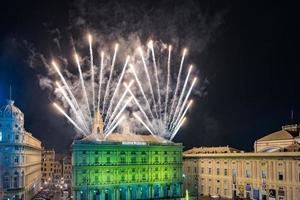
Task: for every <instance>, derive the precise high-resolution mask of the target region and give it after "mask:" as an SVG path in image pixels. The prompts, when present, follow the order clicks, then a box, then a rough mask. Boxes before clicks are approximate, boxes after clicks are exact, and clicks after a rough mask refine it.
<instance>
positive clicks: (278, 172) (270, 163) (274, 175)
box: [183, 125, 300, 200]
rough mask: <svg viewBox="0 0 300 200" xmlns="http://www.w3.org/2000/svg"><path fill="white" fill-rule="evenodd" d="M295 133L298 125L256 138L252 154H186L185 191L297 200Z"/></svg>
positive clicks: (299, 165) (299, 163)
mask: <svg viewBox="0 0 300 200" xmlns="http://www.w3.org/2000/svg"><path fill="white" fill-rule="evenodd" d="M296 130H297V131H298V126H297V125H293V126H284V127H282V130H281V131H277V132H275V133H271V134H269V135H267V136H265V137H263V138H261V139H258V140H257V141H255V144H254V147H255V151H254V152H244V151H240V150H237V149H233V148H230V147H228V146H225V147H200V148H192V149H190V150H187V151H185V152H184V153H183V157H184V161H183V166H184V177H185V178H184V188H185V189H188V190H189V192H190V195H191V196H194V197H200V196H202V195H205V196H209V195H210V196H221V197H226V198H236V197H243V198H248V199H280V200H297V199H300V145H299V140H298V137H299V132H298V133H297V131H296ZM287 133H288V134H287ZM297 134H298V136H297Z"/></svg>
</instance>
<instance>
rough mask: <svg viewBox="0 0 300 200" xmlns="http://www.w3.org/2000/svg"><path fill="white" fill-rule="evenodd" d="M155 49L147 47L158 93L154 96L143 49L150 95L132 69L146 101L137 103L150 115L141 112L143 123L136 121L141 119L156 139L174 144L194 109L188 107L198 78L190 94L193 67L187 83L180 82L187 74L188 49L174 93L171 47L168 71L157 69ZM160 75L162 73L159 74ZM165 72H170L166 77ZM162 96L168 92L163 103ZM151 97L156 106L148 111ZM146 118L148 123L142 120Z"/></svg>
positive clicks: (181, 62)
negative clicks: (158, 137)
mask: <svg viewBox="0 0 300 200" xmlns="http://www.w3.org/2000/svg"><path fill="white" fill-rule="evenodd" d="M153 45H154V43H153V41H152V40H150V42H149V43H148V48H149V49H150V51H151V55H152V61H153V65H154V79H155V82H156V83H155V85H156V92H154V90H153V89H152V83H151V79H150V76H149V71H148V69H147V63H146V61H145V59H144V56H143V55H144V53H143V51H142V48H139V49H138V50H139V52H140V55H141V59H142V63H143V66H144V69H145V70H144V71H145V75H146V77H147V79H148V85H149V90H147V91H149V92H145V90H143V87H142V86H141V84H140V81H139V79H140V78H139V77H138V75H137V74H136V72H135V70H134V68H133V67H132V68H133V70H132V71H133V75H134V77H135V80H136V82H137V84H138V86H139V91H140V92H141V94H142V97H143V98H139V99H138V100H139V101H143V102H145V103H146V106H147V108H148V109H147V111H146V110H142V109H140V110H141V112H142V114H143V117H141V116H139V119H140V120H139V119H138V118H137V117H135V118H136V119H138V121H140V123H141V124H142V125H143V126H144V127H145V128H146V129H147V130H148V131H149V130H151V132H152V133H154V134H156V135H160V136H163V137H166V138H167V139H169V140H172V139H173V138H174V137H175V136H176V134H177V132H178V131H179V129H180V127H181V126H182V124H183V122H184V121H185V115H186V113H187V111H188V109H189V107H190V105H191V103H189V105H188V106H186V103H187V101H188V99H189V97H190V94H191V92H192V89H193V87H194V85H195V83H196V80H197V79H196V78H194V79H193V81H192V83H191V86H190V87H189V89H188V92H186V90H187V87H188V84H189V82H191V80H190V76H191V75H192V68H193V66H192V65H190V67H189V70H188V72H187V74H186V76H185V79H184V82H183V81H182V80H181V79H182V76H183V74H184V71H185V70H184V68H183V66H184V61H185V56H186V52H187V49H186V48H185V49H184V50H183V54H182V57H181V61H180V66H179V71H178V74H177V76H176V77H177V80H176V87H175V90H172V87H171V82H173V81H171V77H172V76H171V74H172V71H171V63H172V62H171V51H172V47H171V45H169V46H168V48H167V49H168V58H167V69H166V70H165V68H164V67H163V66H160V65H157V62H156V58H155V53H154V46H153ZM158 71H159V72H161V73H158ZM165 71H167V72H166V73H165ZM174 71H175V70H174ZM174 71H173V73H174ZM158 74H163V75H164V74H166V78H164V77H159V76H158ZM139 75H140V74H139ZM165 79H166V83H164V80H165ZM182 82H183V85H182V84H181V83H182ZM144 85H145V84H144ZM144 85H143V86H144ZM160 85H166V90H164V88H160ZM162 92H165V98H163V99H162V98H161V93H162ZM155 96H157V101H155ZM151 97H152V100H153V102H154V103H153V104H152V107H151V108H149V107H150V104H149V102H148V99H149V98H151ZM162 105H164V108H163V107H162ZM138 107H140V106H138ZM157 107H158V111H157ZM148 110H149V111H148ZM152 110H155V111H156V118H155V119H154V120H152V121H150V120H149V117H148V115H149V116H151V119H153V114H152ZM146 114H147V116H145V115H146ZM135 115H136V114H135ZM143 118H144V119H145V120H143ZM141 120H142V121H141ZM149 132H150V131H149ZM151 132H150V133H151ZM152 133H151V134H152Z"/></svg>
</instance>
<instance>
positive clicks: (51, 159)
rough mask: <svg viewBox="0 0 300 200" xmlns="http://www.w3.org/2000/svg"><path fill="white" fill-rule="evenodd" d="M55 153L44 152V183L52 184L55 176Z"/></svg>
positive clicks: (50, 151) (52, 151)
mask: <svg viewBox="0 0 300 200" xmlns="http://www.w3.org/2000/svg"><path fill="white" fill-rule="evenodd" d="M54 164H55V151H54V150H44V151H43V153H42V182H43V183H44V184H46V185H47V184H49V183H52V181H53V176H54Z"/></svg>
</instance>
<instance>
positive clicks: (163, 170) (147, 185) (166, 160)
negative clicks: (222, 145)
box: [72, 124, 182, 200]
mask: <svg viewBox="0 0 300 200" xmlns="http://www.w3.org/2000/svg"><path fill="white" fill-rule="evenodd" d="M97 130H102V127H101V124H100V127H98V128H97ZM101 134H102V133H101V131H100V132H99V131H98V132H96V133H95V132H93V133H92V134H91V135H90V136H88V137H86V138H85V139H82V140H75V141H74V143H73V155H72V167H73V178H72V186H73V196H74V199H76V200H79V199H86V200H87V199H97V200H98V199H99V200H100V199H105V200H113V199H115V200H117V199H124V200H126V199H159V198H161V199H163V198H173V199H174V198H176V197H181V196H182V145H181V144H176V143H172V142H169V141H167V140H165V139H163V138H161V137H156V136H150V135H135V134H116V133H115V134H111V135H109V136H108V137H107V138H106V140H103V139H102V138H103V135H101Z"/></svg>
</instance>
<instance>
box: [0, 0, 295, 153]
mask: <svg viewBox="0 0 300 200" xmlns="http://www.w3.org/2000/svg"><path fill="white" fill-rule="evenodd" d="M93 2H94V4H92V3H89V4H88V3H87V1H84V0H80V1H9V3H3V2H1V5H0V8H1V10H0V15H1V16H0V17H1V18H0V22H1V23H0V24H1V27H0V101H2V102H3V101H4V100H5V99H7V98H8V96H9V85H11V86H12V97H13V99H14V100H15V103H16V105H17V106H18V107H19V108H20V109H21V110H22V111H23V112H24V113H25V128H26V129H27V130H28V131H29V132H32V134H33V135H34V136H35V137H37V138H38V139H40V140H41V141H42V142H43V145H44V146H45V147H46V148H55V149H56V150H57V151H59V152H64V151H66V150H67V149H68V147H69V146H70V144H71V143H72V139H73V137H74V135H75V134H74V129H73V127H72V126H71V125H70V124H68V123H67V121H66V120H65V119H64V118H63V117H62V116H61V115H58V114H57V112H56V111H54V110H53V107H52V106H51V105H50V102H51V95H50V94H49V92H47V91H46V90H43V89H41V88H40V86H39V79H38V77H39V75H40V74H43V73H44V69H43V67H32V66H30V62H29V57H30V52H29V49H30V48H33V47H34V48H35V49H36V51H38V52H43V54H44V55H45V57H46V58H47V59H51V56H52V55H53V54H57V52H56V50H55V49H54V48H53V43H54V40H53V38H54V37H56V38H58V39H59V40H60V44H61V46H62V47H61V49H62V50H61V52H64V53H65V52H68V51H69V49H70V45H69V44H68V43H69V41H70V38H71V37H81V36H82V35H80V34H83V33H81V30H84V29H85V30H88V29H89V28H91V29H97V28H98V27H100V28H99V29H101V27H102V28H103V27H107V29H105V30H101V31H102V32H101V33H102V34H103V35H109V34H112V33H109V32H119V34H120V35H122V36H124V35H125V36H124V37H126V34H128V33H129V32H139V33H140V35H141V38H148V37H154V38H158V37H159V38H160V39H162V40H164V41H166V40H168V38H172V37H173V36H174V37H176V38H177V41H179V43H180V44H181V45H187V46H188V47H190V51H191V52H192V53H191V59H193V62H194V63H195V65H196V66H197V69H198V71H199V76H200V78H201V80H202V82H201V84H200V85H198V88H200V89H199V90H200V93H201V95H195V99H196V103H195V104H194V107H193V110H192V112H190V113H189V115H188V123H187V124H186V125H185V127H184V128H183V129H182V130H181V131H180V132H179V134H178V135H177V136H176V138H175V140H174V141H176V142H182V143H183V144H184V146H185V147H186V148H190V147H194V146H219V145H230V146H232V147H235V148H239V149H245V150H252V148H253V143H254V141H255V139H258V138H260V137H262V136H264V135H266V134H268V133H271V132H273V131H276V130H279V129H280V128H281V126H282V125H285V124H288V123H298V122H299V119H300V103H299V102H300V93H299V85H300V79H299V72H300V70H299V68H300V62H299V41H300V39H299V36H300V31H299V30H300V29H299V25H300V15H299V11H298V5H295V4H293V3H292V1H291V2H287V1H284V2H283V1H281V2H275V1H203V2H202V1H201V2H197V1H171V0H169V1H168V0H165V1H149V2H148V1H143V2H142V1H128V3H126V5H124V2H123V1H120V2H118V1H97V2H99V3H95V1H93ZM121 2H123V3H121ZM126 2H127V1H126ZM197 6H198V7H197ZM80 7H82V8H84V9H85V11H86V10H93V12H98V11H97V9H96V8H97V7H99V9H100V10H101V9H102V11H103V13H104V14H105V16H102V17H98V14H95V15H94V14H93V13H82V12H83V11H82V10H81V8H80ZM181 8H182V9H181ZM189 12H191V13H189ZM198 12H199V13H200V12H201V13H202V14H201V16H202V17H203V18H205V20H203V21H202V22H203V23H204V26H203V27H202V26H201V27H199V19H197V17H195V16H199V15H197V14H198ZM77 15H82V16H83V19H85V24H84V27H82V24H80V25H78V26H80V28H78V27H76V26H77V25H76V23H75V22H76V19H77V18H76V17H77ZM125 15H126V16H125ZM145 15H147V16H146V17H145ZM182 16H183V17H182ZM186 16H187V17H186ZM190 16H192V17H190ZM145 19H147V20H148V21H147V23H144V21H143V20H145ZM170 19H176V20H175V21H172V27H171V25H170V27H169V21H168V20H170ZM180 19H182V20H183V21H180ZM201 20H202V19H200V21H201ZM116 21H117V23H116ZM77 22H78V21H77ZM99 24H100V25H99ZM153 27H155V29H154V28H153ZM53 30H56V31H53ZM57 30H58V31H57ZM171 30H174V31H173V32H174V35H172V31H171ZM57 32H58V33H59V34H56V33H57ZM113 36H114V35H112V38H113ZM109 37H110V38H111V35H110V36H109ZM178 38H179V39H178ZM203 38H204V39H203ZM167 42H169V41H167ZM193 45H194V46H193ZM29 47H30V48H29ZM61 52H59V53H61ZM203 80H206V81H203ZM291 111H293V113H294V119H293V120H292V119H291V117H290V116H291V115H290V113H291Z"/></svg>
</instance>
